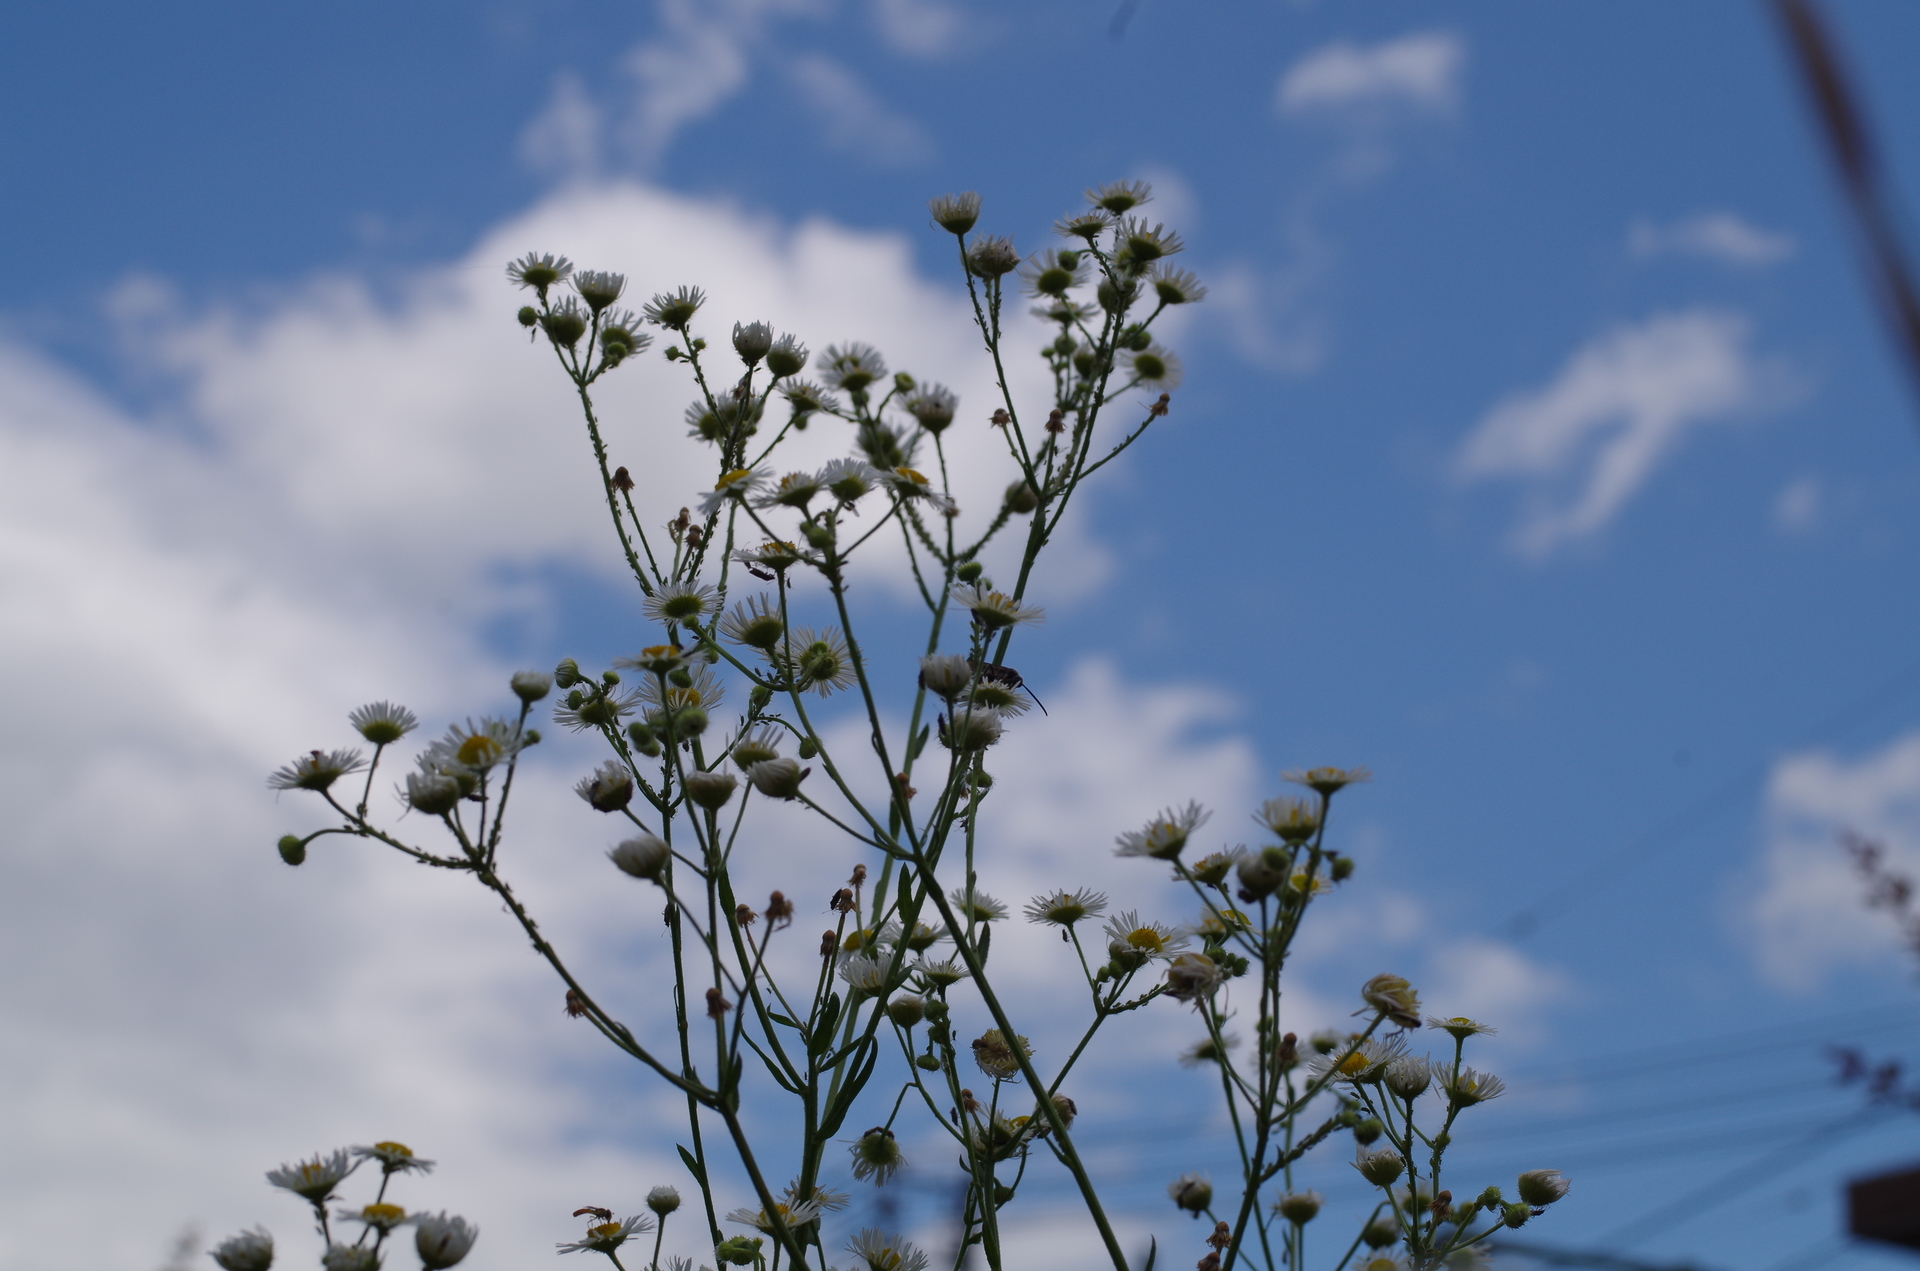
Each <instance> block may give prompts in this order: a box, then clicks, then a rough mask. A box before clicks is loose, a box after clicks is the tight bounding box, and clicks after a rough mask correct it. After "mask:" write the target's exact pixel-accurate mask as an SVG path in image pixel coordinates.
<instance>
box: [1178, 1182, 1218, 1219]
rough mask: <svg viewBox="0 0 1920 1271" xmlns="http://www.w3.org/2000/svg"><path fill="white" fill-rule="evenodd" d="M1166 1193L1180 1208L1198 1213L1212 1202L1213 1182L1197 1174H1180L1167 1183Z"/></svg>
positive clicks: (1191, 1212)
mask: <svg viewBox="0 0 1920 1271" xmlns="http://www.w3.org/2000/svg"><path fill="white" fill-rule="evenodd" d="M1167 1195H1168V1196H1170V1197H1171V1198H1172V1199H1173V1203H1174V1204H1176V1205H1178V1206H1179V1207H1180V1208H1182V1209H1184V1210H1186V1211H1187V1212H1188V1213H1190V1214H1194V1215H1198V1214H1199V1213H1200V1212H1201V1211H1202V1210H1204V1209H1205V1208H1206V1207H1207V1206H1208V1205H1211V1204H1212V1203H1213V1184H1212V1183H1209V1182H1208V1181H1207V1180H1206V1179H1204V1178H1202V1177H1200V1176H1199V1175H1198V1174H1182V1175H1181V1176H1180V1177H1179V1178H1176V1179H1174V1180H1173V1182H1171V1183H1169V1184H1167Z"/></svg>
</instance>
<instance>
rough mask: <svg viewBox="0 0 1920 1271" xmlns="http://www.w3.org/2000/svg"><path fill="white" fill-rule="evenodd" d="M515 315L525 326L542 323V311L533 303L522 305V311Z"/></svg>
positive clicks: (535, 325) (534, 325)
mask: <svg viewBox="0 0 1920 1271" xmlns="http://www.w3.org/2000/svg"><path fill="white" fill-rule="evenodd" d="M513 316H514V317H515V318H517V319H518V320H519V322H520V325H521V326H523V327H537V326H539V325H540V311H539V310H538V309H536V308H534V307H533V306H532V305H521V306H520V312H519V313H516V314H514V315H513Z"/></svg>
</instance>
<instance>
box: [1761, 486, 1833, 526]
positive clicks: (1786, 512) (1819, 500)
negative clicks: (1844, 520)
mask: <svg viewBox="0 0 1920 1271" xmlns="http://www.w3.org/2000/svg"><path fill="white" fill-rule="evenodd" d="M1825 502H1826V491H1825V489H1824V487H1823V486H1822V485H1821V482H1820V478H1819V477H1816V476H1813V475H1811V474H1808V475H1806V476H1801V477H1795V478H1794V479H1793V480H1791V481H1789V482H1787V484H1786V485H1785V486H1783V487H1781V490H1780V497H1779V498H1777V499H1775V500H1774V502H1773V523H1774V524H1775V525H1777V526H1778V527H1780V528H1781V529H1782V530H1785V531H1786V532H1787V533H1789V534H1797V533H1803V532H1805V531H1807V530H1810V529H1812V528H1813V527H1814V526H1815V525H1817V524H1819V521H1820V513H1821V508H1822V505H1823V504H1824V503H1825Z"/></svg>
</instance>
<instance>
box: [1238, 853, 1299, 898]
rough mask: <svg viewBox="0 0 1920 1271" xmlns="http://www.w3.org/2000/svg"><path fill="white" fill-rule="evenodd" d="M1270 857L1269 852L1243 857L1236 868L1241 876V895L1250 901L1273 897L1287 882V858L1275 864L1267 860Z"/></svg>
mask: <svg viewBox="0 0 1920 1271" xmlns="http://www.w3.org/2000/svg"><path fill="white" fill-rule="evenodd" d="M1268 855H1269V853H1268V852H1259V853H1255V854H1254V855H1251V856H1242V857H1241V858H1240V860H1239V861H1238V863H1236V865H1235V866H1234V868H1235V871H1236V872H1237V873H1238V874H1239V875H1240V893H1241V895H1242V896H1243V897H1245V898H1246V899H1248V900H1259V899H1260V898H1261V897H1263V896H1271V895H1272V894H1273V893H1274V889H1275V888H1277V887H1279V886H1280V884H1281V883H1283V882H1285V881H1286V880H1287V870H1286V861H1285V858H1284V857H1282V858H1281V860H1280V861H1279V862H1278V863H1275V862H1273V861H1270V860H1268V859H1267V857H1268Z"/></svg>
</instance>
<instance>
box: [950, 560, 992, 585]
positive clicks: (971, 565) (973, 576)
mask: <svg viewBox="0 0 1920 1271" xmlns="http://www.w3.org/2000/svg"><path fill="white" fill-rule="evenodd" d="M985 568H986V566H984V565H982V564H981V563H980V562H979V561H977V560H970V561H966V562H965V563H963V564H962V565H961V566H960V568H958V569H956V570H954V571H953V576H954V577H955V578H958V579H959V580H960V581H961V582H963V583H971V582H978V581H979V579H980V574H981V572H982V571H983V570H985Z"/></svg>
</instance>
